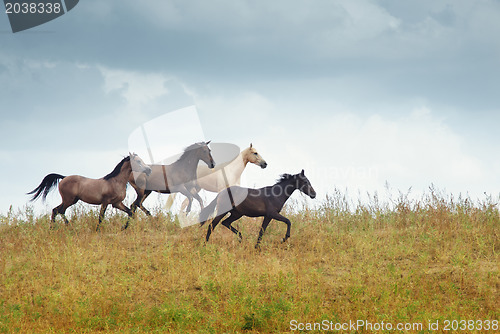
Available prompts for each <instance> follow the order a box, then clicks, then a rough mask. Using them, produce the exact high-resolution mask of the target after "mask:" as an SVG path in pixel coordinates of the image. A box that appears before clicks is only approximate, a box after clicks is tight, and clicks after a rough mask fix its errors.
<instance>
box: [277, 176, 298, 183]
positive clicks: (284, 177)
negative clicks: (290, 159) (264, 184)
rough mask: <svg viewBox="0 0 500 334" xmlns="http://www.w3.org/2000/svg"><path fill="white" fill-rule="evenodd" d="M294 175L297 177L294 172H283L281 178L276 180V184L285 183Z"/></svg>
mask: <svg viewBox="0 0 500 334" xmlns="http://www.w3.org/2000/svg"><path fill="white" fill-rule="evenodd" d="M294 177H295V175H292V174H281V175H280V178H279V179H278V180H276V184H280V183H283V182H285V181H288V180H290V179H293V178H294Z"/></svg>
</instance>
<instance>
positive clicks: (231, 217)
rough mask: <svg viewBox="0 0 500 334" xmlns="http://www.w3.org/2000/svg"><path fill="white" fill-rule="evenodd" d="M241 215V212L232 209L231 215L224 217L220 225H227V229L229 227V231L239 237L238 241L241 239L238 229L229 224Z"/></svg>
mask: <svg viewBox="0 0 500 334" xmlns="http://www.w3.org/2000/svg"><path fill="white" fill-rule="evenodd" d="M241 216H243V215H242V214H241V213H239V212H238V213H237V212H234V211H232V212H231V215H230V216H229V217H227V218H226V219H224V220H223V221H222V223H221V224H222V225H224V226H225V227H227V228H228V229H230V230H231V232H233V233H234V234H236V235H237V236H238V237H239V238H240V241H241V239H242V237H241V233H240V231H238V230H237V229H235V228H234V227H233V226H231V224H232V223H233V222H234V221H236V220H238V219H240V218H241Z"/></svg>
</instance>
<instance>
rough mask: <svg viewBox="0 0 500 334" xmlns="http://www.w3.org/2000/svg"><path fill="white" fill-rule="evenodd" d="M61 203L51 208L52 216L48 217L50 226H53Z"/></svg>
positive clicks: (61, 205)
mask: <svg viewBox="0 0 500 334" xmlns="http://www.w3.org/2000/svg"><path fill="white" fill-rule="evenodd" d="M63 205H64V204H63V203H61V204H60V205H59V206H56V207H55V208H53V209H52V217H51V218H50V228H51V229H53V228H54V223H55V222H56V216H57V215H58V214H59V213H60V211H61V209H62V207H63Z"/></svg>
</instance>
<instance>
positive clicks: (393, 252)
mask: <svg viewBox="0 0 500 334" xmlns="http://www.w3.org/2000/svg"><path fill="white" fill-rule="evenodd" d="M494 202H495V201H494V200H493V199H491V198H486V199H485V200H484V201H481V202H473V201H471V200H470V199H467V198H465V199H463V198H456V199H454V198H452V197H451V196H448V195H444V194H440V193H439V192H437V191H434V190H432V189H431V190H430V191H429V193H428V194H426V195H425V196H424V197H422V198H421V199H420V200H410V199H408V197H407V196H406V195H404V194H401V195H400V196H398V197H397V198H395V199H394V200H392V201H391V202H389V203H380V202H379V200H378V199H377V197H376V196H373V197H371V199H370V201H369V203H365V204H362V203H359V204H356V203H351V202H350V201H348V200H347V199H346V198H345V196H344V195H343V194H342V193H341V192H339V191H335V192H334V193H333V194H332V195H331V196H330V197H329V198H328V199H327V200H326V201H325V202H324V203H322V204H321V205H320V207H318V208H316V209H314V210H312V209H308V208H304V207H302V208H301V209H293V210H291V209H290V208H291V207H288V209H287V212H286V213H285V215H287V216H288V217H289V218H291V220H292V235H291V238H290V240H289V241H288V242H287V243H285V244H282V243H280V239H281V238H282V237H283V236H284V233H285V225H284V224H282V223H280V222H272V223H271V225H270V227H269V229H268V230H267V232H266V234H265V235H264V238H263V241H262V246H261V249H260V250H255V249H254V244H255V241H256V238H257V233H258V229H259V227H260V222H261V219H258V220H254V219H249V218H248V219H242V220H241V221H239V222H237V223H236V224H235V226H237V228H239V229H241V231H242V233H243V236H244V240H243V242H241V243H239V242H238V241H237V239H236V238H235V237H234V235H233V234H232V233H231V232H230V231H228V230H227V229H225V228H224V227H221V226H219V227H218V228H217V229H216V230H215V232H214V233H213V235H212V238H211V240H210V242H209V243H208V244H207V245H205V244H204V242H203V238H204V235H205V233H206V228H200V227H198V226H191V227H188V228H184V229H181V228H180V227H178V226H179V225H178V223H177V222H176V220H175V217H169V216H166V215H164V214H162V213H161V212H160V211H159V210H156V211H157V213H156V214H155V216H154V217H153V218H150V219H148V218H146V217H145V216H143V215H142V214H140V215H138V217H137V218H136V219H135V220H134V221H132V222H131V226H130V228H129V229H128V230H126V231H123V232H122V231H121V230H120V227H121V226H122V225H123V223H124V219H125V217H124V216H123V215H122V214H121V213H113V211H112V210H110V213H108V215H107V216H106V220H105V222H104V223H103V228H102V230H101V231H100V232H95V231H94V229H95V224H96V221H97V215H98V211H97V210H98V209H97V208H90V207H89V206H77V208H76V209H75V210H74V211H73V214H72V215H71V216H72V219H71V224H70V226H64V225H63V224H62V223H61V222H60V221H59V222H58V224H57V226H56V228H55V229H53V230H49V217H48V216H46V215H44V216H35V215H34V214H33V213H32V210H30V209H29V208H27V209H26V210H23V211H22V212H12V211H11V212H9V213H8V214H7V215H3V216H0V220H1V221H0V254H1V258H0V333H16V332H19V333H71V332H76V333H91V332H120V333H143V332H158V333H164V332H183V333H184V332H192V333H194V332H200V333H238V332H240V333H260V332H262V333H274V332H292V331H293V330H296V332H300V331H301V330H302V331H305V332H320V330H324V329H327V328H326V327H324V326H329V327H328V329H333V332H335V328H337V329H340V330H339V331H337V332H342V333H364V332H380V333H382V332H385V333H389V332H394V333H397V332H401V331H398V330H396V326H397V325H398V324H401V325H402V324H404V325H405V326H407V327H406V329H407V330H406V332H410V333H413V332H415V333H451V332H460V333H471V332H478V333H479V332H481V333H482V332H488V333H495V332H498V331H499V329H498V319H499V316H500V310H499V305H500V298H499V296H500V278H499V269H500V268H499V263H500V241H499V237H500V217H499V212H498V207H497V206H495V204H496V203H494ZM296 207H301V205H297V203H295V206H294V208H296ZM358 321H365V322H364V323H363V326H361V327H356V329H353V327H346V326H347V325H349V324H350V325H351V326H352V323H356V324H360V323H359V322H358ZM471 321H474V322H471ZM350 322H351V323H350ZM382 322H383V323H384V327H380V326H381V323H382ZM370 324H371V326H372V327H371V328H370V327H368V326H369V325H370ZM389 324H390V325H391V326H392V329H393V330H392V331H390V330H387V329H388V326H389ZM418 324H421V327H419V326H418ZM447 324H448V328H449V329H450V331H446V330H445V329H446V328H445V326H447ZM410 325H411V326H413V327H411V328H410V327H409V326H410ZM436 325H437V327H436ZM495 325H496V328H497V329H496V330H495ZM319 326H321V327H319ZM335 326H337V327H335ZM341 326H344V330H341V329H342V327H341ZM377 326H378V327H377ZM463 326H466V328H465V330H461V329H463ZM460 327H461V328H460ZM487 327H488V329H489V330H486V329H487ZM435 329H437V330H435ZM453 329H456V331H453Z"/></svg>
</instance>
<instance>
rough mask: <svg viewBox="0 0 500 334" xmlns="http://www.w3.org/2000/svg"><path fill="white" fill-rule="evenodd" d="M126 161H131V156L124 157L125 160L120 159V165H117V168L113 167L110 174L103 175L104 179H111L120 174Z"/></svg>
mask: <svg viewBox="0 0 500 334" xmlns="http://www.w3.org/2000/svg"><path fill="white" fill-rule="evenodd" d="M126 161H130V156H128V157H125V158H123V160H122V161H120V162H119V163H118V165H116V167H115V169H113V171H112V172H111V173H109V174H108V175H106V176H105V177H103V179H104V180H109V179H111V178H113V177H115V176H118V174H120V170H121V169H122V166H123V164H124V163H125V162H126Z"/></svg>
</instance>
